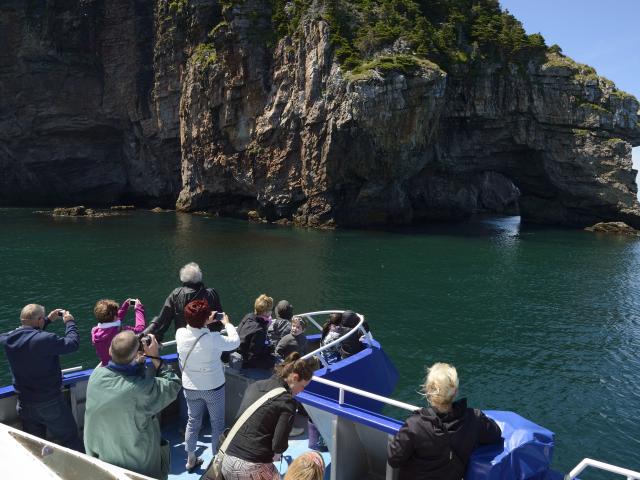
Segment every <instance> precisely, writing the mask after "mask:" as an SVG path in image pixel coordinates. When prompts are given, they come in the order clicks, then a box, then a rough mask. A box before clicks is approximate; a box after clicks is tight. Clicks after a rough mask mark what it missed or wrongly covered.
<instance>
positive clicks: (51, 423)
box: [17, 393, 84, 452]
mask: <svg viewBox="0 0 640 480" xmlns="http://www.w3.org/2000/svg"><path fill="white" fill-rule="evenodd" d="M17 410H18V415H19V417H20V420H22V429H23V430H24V431H25V432H27V433H30V434H31V435H35V436H37V437H40V438H43V439H46V434H47V430H49V433H51V436H52V437H53V438H54V439H55V441H56V443H58V444H59V445H62V446H63V447H67V448H71V449H73V450H77V451H79V452H83V451H84V447H83V445H82V442H81V441H80V438H79V437H78V426H77V425H76V420H75V419H74V418H73V415H72V414H71V407H70V406H69V405H67V403H66V402H65V401H64V398H63V396H62V393H61V394H60V395H59V396H57V397H56V398H54V399H52V400H47V401H45V402H33V403H24V402H22V401H20V400H18V406H17Z"/></svg>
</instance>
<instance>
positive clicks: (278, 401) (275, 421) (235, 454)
mask: <svg viewBox="0 0 640 480" xmlns="http://www.w3.org/2000/svg"><path fill="white" fill-rule="evenodd" d="M316 368H317V364H316V361H315V360H314V359H307V360H302V359H301V358H300V354H298V353H292V354H291V355H289V356H288V357H287V358H286V359H285V360H284V362H282V363H280V364H278V365H277V366H276V367H275V374H274V375H273V376H272V377H271V378H269V379H266V380H259V381H257V382H254V383H252V384H251V385H249V387H248V388H247V390H246V392H245V395H244V397H243V399H242V403H241V405H240V409H239V411H238V416H241V415H242V413H243V412H244V411H245V410H246V409H247V408H248V407H249V406H250V405H252V404H253V403H254V402H255V401H256V400H258V399H259V398H260V397H262V396H263V395H265V394H266V393H268V392H270V391H272V390H273V389H275V388H278V387H283V388H284V389H285V392H284V393H281V394H280V395H278V396H276V397H274V398H272V399H271V400H269V401H268V402H266V403H264V404H263V405H261V406H260V407H259V408H258V409H257V410H256V411H255V412H254V413H253V415H251V416H250V417H249V418H248V419H247V421H246V422H245V423H243V424H242V426H241V427H240V429H239V430H238V432H237V433H236V435H235V436H234V437H233V438H232V439H231V442H230V444H229V446H228V447H227V450H226V455H225V456H224V459H223V461H222V474H223V475H224V478H225V479H226V480H246V479H247V478H251V479H254V480H262V479H264V480H272V479H273V478H278V476H277V475H278V472H277V470H276V468H275V466H274V465H273V463H272V462H273V461H277V460H278V459H279V457H280V454H282V452H284V451H285V450H286V449H287V448H288V446H289V445H288V439H289V433H290V431H291V428H292V426H293V419H294V416H295V413H296V401H295V400H294V397H295V396H296V395H297V394H299V393H300V392H302V391H303V390H304V388H305V387H306V386H307V385H308V384H309V382H311V377H312V376H313V372H314V370H315V369H316ZM274 476H275V477H274Z"/></svg>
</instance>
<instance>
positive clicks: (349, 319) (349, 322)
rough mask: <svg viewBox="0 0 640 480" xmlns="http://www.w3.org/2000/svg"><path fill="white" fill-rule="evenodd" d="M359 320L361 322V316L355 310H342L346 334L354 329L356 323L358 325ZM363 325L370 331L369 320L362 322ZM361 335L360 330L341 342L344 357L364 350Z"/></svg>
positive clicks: (341, 352) (341, 353)
mask: <svg viewBox="0 0 640 480" xmlns="http://www.w3.org/2000/svg"><path fill="white" fill-rule="evenodd" d="M358 322H360V317H359V316H358V314H357V313H356V312H353V311H351V310H345V311H344V312H342V328H343V329H344V330H345V332H344V334H346V333H347V332H349V331H350V330H353V329H354V328H355V327H356V325H358ZM362 327H363V328H364V329H365V331H367V332H368V331H369V325H368V324H367V322H362ZM361 337H362V335H360V333H359V332H358V333H354V334H353V335H351V336H350V337H348V338H346V339H345V340H344V341H343V342H342V343H341V344H340V356H341V357H342V358H347V357H350V356H351V355H355V354H356V353H358V352H360V351H361V350H363V349H364V345H363V344H362V342H361V341H360V339H361Z"/></svg>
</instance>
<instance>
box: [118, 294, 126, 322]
mask: <svg viewBox="0 0 640 480" xmlns="http://www.w3.org/2000/svg"><path fill="white" fill-rule="evenodd" d="M128 311H129V299H128V298H127V299H126V300H125V301H124V302H122V305H120V308H119V309H118V313H117V315H116V318H117V319H118V320H120V321H122V319H124V317H125V316H126V315H127V312H128Z"/></svg>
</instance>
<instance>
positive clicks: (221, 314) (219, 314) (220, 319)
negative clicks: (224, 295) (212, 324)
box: [213, 312, 224, 322]
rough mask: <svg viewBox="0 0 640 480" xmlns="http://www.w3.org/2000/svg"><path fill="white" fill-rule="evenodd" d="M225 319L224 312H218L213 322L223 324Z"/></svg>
mask: <svg viewBox="0 0 640 480" xmlns="http://www.w3.org/2000/svg"><path fill="white" fill-rule="evenodd" d="M223 318H224V312H216V314H215V316H214V317H213V320H214V321H216V322H221V321H222V319H223Z"/></svg>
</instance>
